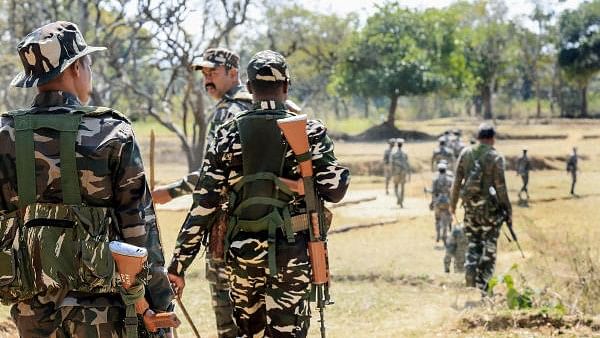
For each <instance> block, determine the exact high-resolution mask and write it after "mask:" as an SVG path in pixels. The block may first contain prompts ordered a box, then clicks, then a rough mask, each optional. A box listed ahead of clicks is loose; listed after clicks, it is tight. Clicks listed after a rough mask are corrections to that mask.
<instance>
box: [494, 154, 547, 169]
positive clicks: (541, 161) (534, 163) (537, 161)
mask: <svg viewBox="0 0 600 338" xmlns="http://www.w3.org/2000/svg"><path fill="white" fill-rule="evenodd" d="M520 157H521V156H506V157H505V159H506V169H508V170H517V163H518V161H519V158H520ZM547 160H552V158H540V157H536V156H529V162H530V163H531V169H532V170H556V169H558V168H557V167H556V166H553V165H551V164H550V163H548V162H547Z"/></svg>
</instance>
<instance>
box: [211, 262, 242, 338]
mask: <svg viewBox="0 0 600 338" xmlns="http://www.w3.org/2000/svg"><path fill="white" fill-rule="evenodd" d="M206 280H207V281H208V284H209V286H210V295H211V298H212V307H213V311H214V312H215V318H216V321H217V333H218V336H219V338H235V337H237V335H238V330H237V326H236V325H235V322H234V319H233V303H232V302H231V298H230V296H229V277H228V276H227V271H226V265H225V261H224V260H223V259H214V258H212V257H211V255H210V253H208V252H207V253H206Z"/></svg>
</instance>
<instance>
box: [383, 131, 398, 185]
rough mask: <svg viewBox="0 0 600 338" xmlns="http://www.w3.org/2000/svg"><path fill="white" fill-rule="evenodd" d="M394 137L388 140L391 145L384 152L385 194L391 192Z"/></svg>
mask: <svg viewBox="0 0 600 338" xmlns="http://www.w3.org/2000/svg"><path fill="white" fill-rule="evenodd" d="M394 143H396V141H395V140H394V139H390V140H389V141H388V144H389V147H388V148H387V149H386V150H385V151H384V152H383V176H384V177H385V194H386V195H387V194H388V193H389V190H388V186H389V185H390V179H391V178H392V151H393V150H394Z"/></svg>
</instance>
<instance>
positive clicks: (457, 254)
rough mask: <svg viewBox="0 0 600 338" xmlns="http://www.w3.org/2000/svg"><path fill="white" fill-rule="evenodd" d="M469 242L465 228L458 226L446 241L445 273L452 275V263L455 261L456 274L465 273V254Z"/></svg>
mask: <svg viewBox="0 0 600 338" xmlns="http://www.w3.org/2000/svg"><path fill="white" fill-rule="evenodd" d="M468 245H469V241H468V240H467V237H466V236H465V231H464V228H463V227H462V226H461V225H460V224H457V225H456V227H455V228H454V229H453V230H452V232H450V237H448V240H447V241H446V255H444V272H446V273H450V263H452V259H454V273H463V272H465V253H466V252H467V246H468Z"/></svg>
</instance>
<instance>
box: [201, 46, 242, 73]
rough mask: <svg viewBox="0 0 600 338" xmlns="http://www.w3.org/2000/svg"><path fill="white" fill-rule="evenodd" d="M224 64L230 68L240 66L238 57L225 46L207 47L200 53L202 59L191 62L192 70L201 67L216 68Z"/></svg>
mask: <svg viewBox="0 0 600 338" xmlns="http://www.w3.org/2000/svg"><path fill="white" fill-rule="evenodd" d="M218 66H225V67H230V68H236V69H238V68H240V57H239V56H238V55H237V54H236V53H234V52H232V51H230V50H229V49H227V48H221V47H219V48H209V49H207V50H205V51H204V53H203V54H202V60H200V62H198V63H194V64H192V69H193V70H202V68H204V67H206V68H216V67H218Z"/></svg>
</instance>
